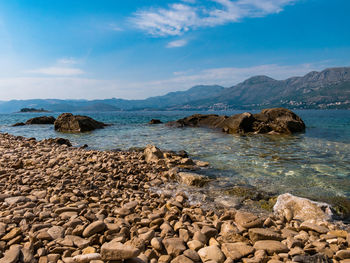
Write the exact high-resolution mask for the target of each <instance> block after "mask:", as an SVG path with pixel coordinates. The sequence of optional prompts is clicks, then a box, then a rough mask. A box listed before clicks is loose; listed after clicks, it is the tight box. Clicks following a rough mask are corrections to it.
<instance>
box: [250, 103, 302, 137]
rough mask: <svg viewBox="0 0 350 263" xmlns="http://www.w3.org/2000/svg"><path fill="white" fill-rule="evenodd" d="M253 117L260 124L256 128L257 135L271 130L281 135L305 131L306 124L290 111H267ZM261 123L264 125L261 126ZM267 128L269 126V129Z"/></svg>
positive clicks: (276, 109) (280, 109) (275, 109)
mask: <svg viewBox="0 0 350 263" xmlns="http://www.w3.org/2000/svg"><path fill="white" fill-rule="evenodd" d="M253 116H254V118H255V119H256V120H257V122H258V128H255V127H254V130H255V132H257V133H265V132H266V131H267V132H269V131H268V130H269V129H270V131H273V132H277V133H281V134H292V133H296V132H302V131H304V130H305V123H304V122H303V120H302V119H301V118H300V117H299V116H298V115H296V114H295V113H294V112H292V111H291V110H288V109H284V108H273V109H265V110H262V111H261V113H258V114H254V115H253ZM261 123H262V124H263V125H261ZM255 125H256V124H255ZM259 126H261V127H259ZM265 126H267V128H266V127H265Z"/></svg>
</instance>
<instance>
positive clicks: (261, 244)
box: [254, 240, 288, 255]
mask: <svg viewBox="0 0 350 263" xmlns="http://www.w3.org/2000/svg"><path fill="white" fill-rule="evenodd" d="M254 248H255V249H256V250H265V251H266V252H267V253H268V254H269V255H272V254H273V253H277V254H278V253H287V252H288V247H287V246H286V245H284V244H282V243H281V242H279V241H275V240H261V241H256V242H255V244H254Z"/></svg>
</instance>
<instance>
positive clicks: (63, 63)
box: [57, 57, 79, 65]
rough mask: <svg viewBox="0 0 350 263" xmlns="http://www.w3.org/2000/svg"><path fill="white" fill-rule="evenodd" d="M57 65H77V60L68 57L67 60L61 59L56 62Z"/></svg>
mask: <svg viewBox="0 0 350 263" xmlns="http://www.w3.org/2000/svg"><path fill="white" fill-rule="evenodd" d="M57 63H58V64H61V65H74V64H78V63H79V62H78V60H77V59H75V58H72V57H68V58H61V59H59V60H57Z"/></svg>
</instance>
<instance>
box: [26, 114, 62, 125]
mask: <svg viewBox="0 0 350 263" xmlns="http://www.w3.org/2000/svg"><path fill="white" fill-rule="evenodd" d="M55 120H56V119H55V118H54V117H53V116H40V117H35V118H31V119H29V120H27V121H26V123H25V124H26V125H32V124H54V122H55Z"/></svg>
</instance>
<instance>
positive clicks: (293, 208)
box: [273, 193, 333, 221]
mask: <svg viewBox="0 0 350 263" xmlns="http://www.w3.org/2000/svg"><path fill="white" fill-rule="evenodd" d="M288 210H289V211H288ZM273 211H274V212H275V213H276V214H279V215H284V216H285V214H286V211H288V213H291V214H292V216H293V218H294V219H298V220H301V221H307V220H315V221H327V220H329V219H331V217H332V215H333V213H332V211H331V207H330V205H329V204H326V203H319V202H314V201H311V200H309V199H306V198H301V197H297V196H294V195H291V194H288V193H286V194H282V195H279V196H278V198H277V201H276V204H275V205H274V207H273Z"/></svg>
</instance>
